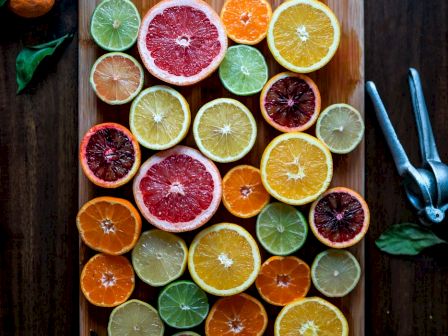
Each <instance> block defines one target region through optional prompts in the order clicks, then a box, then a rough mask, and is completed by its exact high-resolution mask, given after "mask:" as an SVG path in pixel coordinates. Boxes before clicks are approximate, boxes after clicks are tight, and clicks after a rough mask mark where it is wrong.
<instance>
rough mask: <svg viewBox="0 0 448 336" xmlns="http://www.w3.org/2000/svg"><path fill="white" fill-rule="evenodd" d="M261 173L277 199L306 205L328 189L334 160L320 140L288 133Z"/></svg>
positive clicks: (266, 156)
mask: <svg viewBox="0 0 448 336" xmlns="http://www.w3.org/2000/svg"><path fill="white" fill-rule="evenodd" d="M291 1H292V0H291ZM260 171H261V181H262V182H263V185H264V187H265V188H266V190H267V191H268V192H269V193H270V194H271V195H272V196H273V197H275V198H276V199H278V200H279V201H282V202H284V203H287V204H291V205H302V204H306V203H309V202H312V201H314V200H315V199H316V198H317V197H319V196H320V195H321V194H322V193H323V192H324V191H325V190H326V189H327V188H328V186H329V185H330V182H331V178H332V177H333V159H332V157H331V153H330V151H329V150H328V148H327V146H325V145H324V144H323V143H322V142H321V141H320V140H319V139H317V138H315V137H313V136H311V135H309V134H306V133H301V132H292V133H285V134H282V135H279V136H278V137H276V138H274V140H272V141H271V143H269V145H268V146H267V147H266V149H265V151H264V153H263V156H262V158H261V164H260Z"/></svg>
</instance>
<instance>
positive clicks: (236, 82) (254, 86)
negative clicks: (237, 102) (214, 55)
mask: <svg viewBox="0 0 448 336" xmlns="http://www.w3.org/2000/svg"><path fill="white" fill-rule="evenodd" d="M219 78H220V79H221V82H222V84H223V85H224V87H225V88H226V89H227V90H229V91H230V92H232V93H234V94H236V95H239V96H249V95H253V94H255V93H257V92H260V91H261V89H262V88H263V86H264V84H266V81H267V80H268V66H267V64H266V60H265V59H264V56H263V54H262V53H261V52H260V51H258V49H256V48H254V47H249V46H247V45H242V44H239V45H235V46H232V47H230V48H229V49H227V52H226V56H225V57H224V60H223V61H222V63H221V65H220V66H219Z"/></svg>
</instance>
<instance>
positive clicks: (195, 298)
mask: <svg viewBox="0 0 448 336" xmlns="http://www.w3.org/2000/svg"><path fill="white" fill-rule="evenodd" d="M158 303H159V314H160V317H161V318H162V320H163V321H165V323H166V324H168V325H169V326H171V327H173V328H178V329H187V328H192V327H195V326H197V325H199V324H201V323H202V322H203V321H204V320H205V318H206V317H207V314H208V310H209V304H208V299H207V295H206V294H205V292H204V291H203V290H202V289H200V288H199V287H198V286H197V285H196V284H195V283H194V282H191V281H176V282H173V283H172V284H169V285H168V286H166V287H165V288H164V289H163V290H162V292H161V293H160V295H159V301H158Z"/></svg>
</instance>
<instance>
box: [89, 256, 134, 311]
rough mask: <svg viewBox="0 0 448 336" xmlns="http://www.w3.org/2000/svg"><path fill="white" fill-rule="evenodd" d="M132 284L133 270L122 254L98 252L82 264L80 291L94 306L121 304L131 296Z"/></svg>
mask: <svg viewBox="0 0 448 336" xmlns="http://www.w3.org/2000/svg"><path fill="white" fill-rule="evenodd" d="M134 286H135V277H134V270H133V269H132V265H131V263H130V262H129V261H128V259H126V258H125V257H123V256H110V255H107V254H103V253H99V254H97V255H95V256H93V257H92V258H91V259H90V260H89V261H88V262H87V263H86V264H85V265H84V268H83V269H82V272H81V291H82V293H83V294H84V296H85V297H86V299H87V300H88V301H89V302H90V303H92V304H94V305H95V306H100V307H115V306H118V305H120V304H122V303H123V302H125V301H126V300H127V299H128V298H129V297H130V296H131V294H132V291H133V290H134Z"/></svg>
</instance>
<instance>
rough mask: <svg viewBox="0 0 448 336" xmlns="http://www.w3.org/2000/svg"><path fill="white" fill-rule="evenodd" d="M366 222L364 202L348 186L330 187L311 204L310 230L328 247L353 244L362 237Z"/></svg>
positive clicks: (368, 220)
mask: <svg viewBox="0 0 448 336" xmlns="http://www.w3.org/2000/svg"><path fill="white" fill-rule="evenodd" d="M369 222H370V212H369V208H368V206H367V203H366V201H365V200H364V198H363V197H362V196H361V195H359V194H358V193H357V192H355V191H353V190H351V189H348V188H343V187H337V188H333V189H329V190H328V191H326V192H325V193H324V194H322V196H320V197H319V198H318V199H317V200H316V201H315V202H314V203H313V204H312V205H311V209H310V218H309V223H310V227H311V230H312V231H313V233H314V235H315V236H316V237H317V239H319V240H320V241H321V242H322V243H323V244H325V245H327V246H330V247H334V248H345V247H349V246H352V245H355V244H356V243H357V242H359V241H360V240H361V239H362V238H363V237H364V236H365V234H366V232H367V229H368V228H369Z"/></svg>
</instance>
